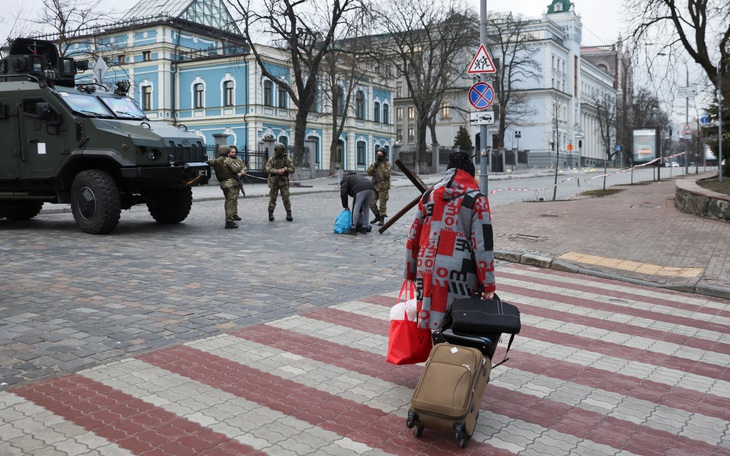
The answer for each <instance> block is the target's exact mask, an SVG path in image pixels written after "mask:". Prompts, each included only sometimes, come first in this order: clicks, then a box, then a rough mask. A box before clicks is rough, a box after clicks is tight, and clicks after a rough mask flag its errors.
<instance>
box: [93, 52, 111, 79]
mask: <svg viewBox="0 0 730 456" xmlns="http://www.w3.org/2000/svg"><path fill="white" fill-rule="evenodd" d="M108 70H109V66H108V65H107V64H106V62H105V61H104V59H102V58H101V57H99V58H98V59H97V60H96V63H95V64H94V67H93V68H92V69H91V73H92V74H93V75H94V77H95V78H96V82H98V83H99V84H101V80H102V79H104V76H105V75H106V72H107V71H108Z"/></svg>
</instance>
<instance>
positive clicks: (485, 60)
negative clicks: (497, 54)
mask: <svg viewBox="0 0 730 456" xmlns="http://www.w3.org/2000/svg"><path fill="white" fill-rule="evenodd" d="M496 72H497V68H495V66H494V63H492V58H491V57H490V56H489V52H487V48H486V47H485V46H484V45H483V44H480V45H479V50H478V51H477V53H476V55H475V56H474V58H473V59H472V61H471V65H469V70H468V71H467V73H469V74H480V73H496Z"/></svg>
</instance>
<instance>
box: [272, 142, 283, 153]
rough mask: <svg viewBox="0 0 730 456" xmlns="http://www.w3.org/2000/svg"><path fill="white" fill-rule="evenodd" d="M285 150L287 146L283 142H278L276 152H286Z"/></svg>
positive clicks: (275, 146)
mask: <svg viewBox="0 0 730 456" xmlns="http://www.w3.org/2000/svg"><path fill="white" fill-rule="evenodd" d="M285 151H286V146H285V145H283V144H282V143H276V144H275V145H274V152H285Z"/></svg>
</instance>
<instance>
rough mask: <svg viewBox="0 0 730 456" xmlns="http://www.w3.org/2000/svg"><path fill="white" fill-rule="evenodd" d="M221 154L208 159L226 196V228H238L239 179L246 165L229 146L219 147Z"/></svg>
mask: <svg viewBox="0 0 730 456" xmlns="http://www.w3.org/2000/svg"><path fill="white" fill-rule="evenodd" d="M218 154H219V155H220V156H219V157H218V158H216V159H215V160H208V164H209V165H210V166H212V167H213V169H214V170H215V176H216V178H217V179H218V183H219V184H220V186H221V190H223V195H224V196H225V197H226V202H225V208H226V225H225V228H226V229H231V228H238V225H237V224H236V222H235V221H234V220H241V218H240V217H238V192H239V187H238V181H237V178H238V179H240V178H242V177H243V175H244V174H246V165H244V164H243V161H241V159H239V158H237V157H236V151H235V150H231V148H230V147H228V146H220V147H219V148H218Z"/></svg>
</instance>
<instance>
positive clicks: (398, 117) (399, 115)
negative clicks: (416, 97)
mask: <svg viewBox="0 0 730 456" xmlns="http://www.w3.org/2000/svg"><path fill="white" fill-rule="evenodd" d="M395 120H397V121H398V122H400V121H401V120H403V108H395Z"/></svg>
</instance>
